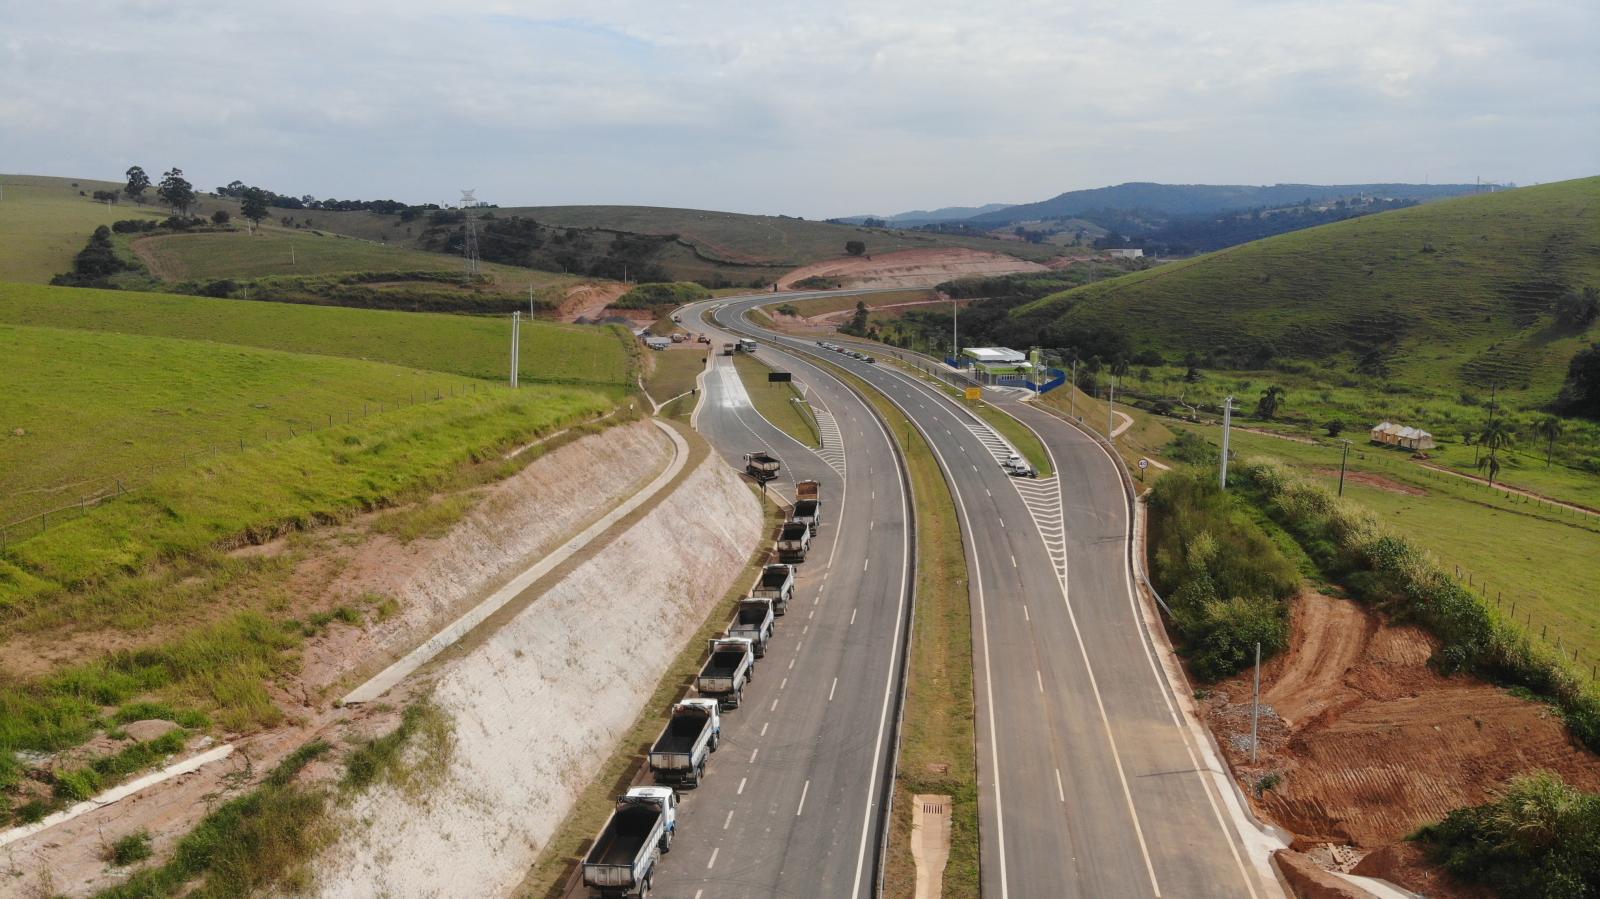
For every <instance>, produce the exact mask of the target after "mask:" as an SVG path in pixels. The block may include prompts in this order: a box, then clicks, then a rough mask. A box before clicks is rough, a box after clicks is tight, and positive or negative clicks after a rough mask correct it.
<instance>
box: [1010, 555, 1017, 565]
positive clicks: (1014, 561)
mask: <svg viewBox="0 0 1600 899" xmlns="http://www.w3.org/2000/svg"><path fill="white" fill-rule="evenodd" d="M1011 567H1012V568H1015V567H1017V557H1016V556H1012V557H1011Z"/></svg>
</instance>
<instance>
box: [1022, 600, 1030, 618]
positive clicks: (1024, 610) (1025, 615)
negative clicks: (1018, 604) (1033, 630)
mask: <svg viewBox="0 0 1600 899" xmlns="http://www.w3.org/2000/svg"><path fill="white" fill-rule="evenodd" d="M1022 620H1023V621H1032V620H1033V616H1031V615H1029V614H1028V604H1027V603H1023V604H1022Z"/></svg>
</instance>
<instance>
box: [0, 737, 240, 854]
mask: <svg viewBox="0 0 1600 899" xmlns="http://www.w3.org/2000/svg"><path fill="white" fill-rule="evenodd" d="M232 754H233V744H232V743H224V744H222V745H221V746H218V747H216V748H214V749H210V750H207V751H205V752H202V753H200V754H199V755H196V756H190V757H189V758H186V759H184V760H183V761H181V762H177V763H175V764H171V765H168V766H167V767H165V768H162V769H161V770H160V771H153V772H151V773H149V774H146V775H145V776H143V777H141V778H138V779H136V780H130V781H128V782H127V783H125V784H123V785H122V786H120V787H112V788H111V789H109V790H107V791H105V792H104V793H101V794H100V795H99V796H96V797H94V798H93V799H86V800H84V801H83V802H80V803H78V804H77V805H74V806H72V807H71V808H66V809H62V810H61V811H59V812H56V813H55V814H53V815H46V816H45V817H43V818H41V819H39V820H38V821H35V822H34V823H32V824H25V825H23V826H22V827H17V828H13V829H11V830H8V831H5V832H4V833H0V846H5V845H8V844H10V843H15V842H16V841H18V840H21V839H26V838H27V837H31V836H33V835H34V834H36V833H40V832H42V831H46V830H49V829H50V828H52V827H55V826H56V825H57V824H65V823H66V822H68V821H71V820H72V819H73V818H76V817H78V816H79V815H84V814H87V813H89V812H92V811H96V810H98V809H102V808H105V807H106V806H108V805H110V804H112V803H113V802H118V801H121V800H123V799H126V798H128V797H129V796H132V795H133V794H135V793H138V792H140V791H141V790H145V789H148V788H150V787H153V786H155V785H156V784H159V783H164V782H166V781H169V780H171V779H172V778H174V777H177V776H179V775H182V774H188V773H189V772H191V771H196V770H199V769H200V768H201V767H203V766H205V765H209V764H211V763H212V762H217V761H221V760H222V759H225V758H227V757H228V756H230V755H232Z"/></svg>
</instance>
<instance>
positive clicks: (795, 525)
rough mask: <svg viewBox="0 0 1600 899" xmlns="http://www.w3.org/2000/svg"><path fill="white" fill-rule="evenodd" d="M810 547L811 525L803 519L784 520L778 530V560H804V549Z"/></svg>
mask: <svg viewBox="0 0 1600 899" xmlns="http://www.w3.org/2000/svg"><path fill="white" fill-rule="evenodd" d="M809 549H811V525H808V524H806V523H805V522H803V521H786V522H784V523H783V527H782V529H780V530H779V531H778V561H780V562H804V561H805V560H806V551H807V550H809Z"/></svg>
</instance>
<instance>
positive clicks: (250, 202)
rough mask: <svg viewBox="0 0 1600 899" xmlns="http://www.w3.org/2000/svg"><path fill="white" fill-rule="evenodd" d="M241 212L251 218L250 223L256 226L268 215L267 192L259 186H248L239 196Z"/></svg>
mask: <svg viewBox="0 0 1600 899" xmlns="http://www.w3.org/2000/svg"><path fill="white" fill-rule="evenodd" d="M239 214H240V215H242V216H244V217H245V218H247V219H249V220H250V225H251V226H252V227H255V226H257V225H260V224H261V220H262V219H264V218H266V217H267V192H266V191H264V190H262V189H261V188H259V187H247V188H245V189H244V194H243V195H242V196H241V197H240V198H239Z"/></svg>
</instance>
